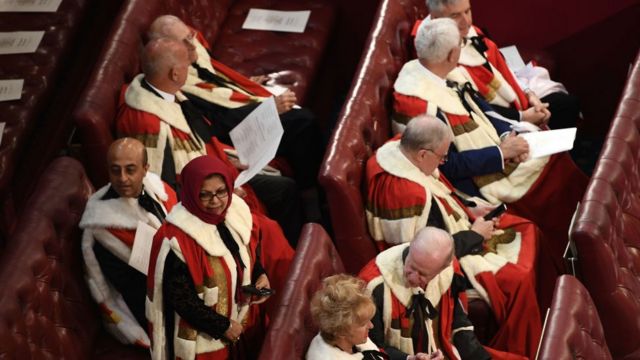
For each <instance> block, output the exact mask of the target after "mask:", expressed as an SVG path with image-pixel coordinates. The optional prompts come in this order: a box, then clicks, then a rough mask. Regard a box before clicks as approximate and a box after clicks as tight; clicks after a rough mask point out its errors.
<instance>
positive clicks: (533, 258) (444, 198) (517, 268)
mask: <svg viewBox="0 0 640 360" xmlns="http://www.w3.org/2000/svg"><path fill="white" fill-rule="evenodd" d="M452 138H453V134H452V133H451V130H450V129H449V128H448V127H447V125H446V124H445V123H443V122H442V121H440V120H438V119H436V118H434V117H431V116H429V115H421V116H418V117H416V118H414V119H412V120H411V121H410V122H409V124H408V125H407V128H406V129H405V131H404V133H403V134H402V138H401V139H400V140H398V139H394V140H391V141H389V142H387V143H386V144H384V145H383V146H381V147H380V148H379V149H378V150H377V152H376V154H375V155H374V156H372V157H371V158H370V159H369V161H368V163H367V210H366V211H367V223H368V225H369V232H370V234H371V236H372V237H373V238H374V240H376V242H377V244H379V248H386V247H388V246H393V245H397V244H403V243H407V242H410V241H412V240H413V238H414V237H415V236H416V234H417V233H418V232H419V231H421V230H422V229H424V228H425V227H436V228H440V229H443V230H445V231H447V232H449V233H450V234H451V235H452V237H453V239H454V243H455V255H456V258H457V259H458V260H459V262H460V266H461V268H462V270H463V271H464V273H465V274H466V276H467V277H468V279H469V283H470V284H471V286H472V287H473V289H475V290H476V292H477V293H478V294H480V297H481V298H482V299H483V300H484V301H486V303H487V304H489V306H490V307H491V308H492V309H493V313H494V315H495V318H496V321H497V324H498V327H499V330H498V332H497V334H496V336H494V337H493V338H492V339H491V342H490V343H491V344H492V346H493V347H494V348H496V349H500V350H505V351H509V352H512V353H516V354H520V355H526V356H534V355H535V350H536V348H535V345H536V344H537V343H538V339H539V335H540V329H541V323H540V313H539V310H538V302H537V301H536V291H535V283H536V279H538V281H540V282H542V285H543V286H544V285H546V284H549V285H551V286H546V287H545V289H544V290H545V291H546V292H545V295H546V297H548V298H549V299H548V300H550V294H551V292H552V290H553V289H551V287H552V284H553V283H555V281H554V280H555V277H556V276H557V273H551V274H548V276H540V275H539V274H536V264H537V261H538V232H537V228H536V226H535V225H534V224H532V223H531V222H530V221H528V220H525V219H522V218H519V217H516V216H514V215H511V214H504V215H502V216H501V217H499V218H494V219H487V220H485V219H483V217H482V216H484V215H486V214H487V212H488V211H489V209H490V208H491V207H489V206H486V202H484V201H482V200H481V199H474V200H475V203H472V202H470V201H467V200H466V199H462V198H461V197H460V196H458V195H457V194H456V193H455V192H454V190H453V188H452V187H451V186H450V184H449V183H448V181H447V180H446V178H445V177H444V176H443V175H442V174H440V173H439V171H438V170H437V167H438V164H441V163H443V162H445V161H446V158H447V155H448V154H447V151H448V149H449V146H450V143H451V139H452ZM463 202H464V203H463ZM465 204H466V205H465ZM483 204H484V205H483ZM541 240H544V238H542V239H541ZM546 300H547V299H545V301H546ZM505 309H508V310H507V311H505Z"/></svg>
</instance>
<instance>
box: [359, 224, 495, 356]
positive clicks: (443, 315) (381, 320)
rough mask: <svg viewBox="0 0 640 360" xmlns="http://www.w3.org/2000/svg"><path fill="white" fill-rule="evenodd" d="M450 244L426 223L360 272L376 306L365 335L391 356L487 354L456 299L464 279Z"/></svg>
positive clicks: (447, 236) (446, 234)
mask: <svg viewBox="0 0 640 360" xmlns="http://www.w3.org/2000/svg"><path fill="white" fill-rule="evenodd" d="M453 247H454V246H453V241H451V236H449V234H448V233H447V232H445V231H442V230H440V229H436V228H432V227H426V228H423V229H421V230H420V231H419V232H418V233H417V234H416V235H415V238H414V240H413V241H412V242H411V243H410V244H409V243H407V244H403V245H398V246H394V247H392V248H390V249H388V250H386V251H384V252H382V253H380V254H379V255H378V256H377V257H376V258H375V259H373V260H372V261H371V262H369V264H367V265H366V266H365V267H364V268H363V269H362V271H361V272H360V277H361V278H362V279H364V280H365V281H366V282H367V288H368V289H369V290H370V291H371V292H372V296H373V299H374V303H375V305H376V314H375V316H374V318H373V319H372V320H371V322H372V323H373V328H372V329H371V330H370V331H369V337H370V338H371V340H372V341H373V342H374V343H375V344H376V345H378V346H379V347H380V348H382V349H384V350H385V352H386V353H387V354H388V355H389V357H390V358H391V359H392V360H405V359H407V360H429V359H444V358H445V357H446V358H447V359H457V358H462V359H490V358H491V356H490V354H489V353H488V352H487V350H485V349H484V348H483V347H482V345H481V344H480V342H479V341H478V339H477V338H476V336H475V334H474V333H473V325H472V324H471V322H470V321H469V319H468V318H467V315H466V312H465V310H464V308H463V306H462V303H461V301H460V300H459V299H458V294H460V293H462V292H463V291H464V288H463V287H462V288H461V286H460V284H463V283H464V281H463V280H462V273H461V271H460V268H459V266H458V264H457V262H456V261H455V259H454V258H453Z"/></svg>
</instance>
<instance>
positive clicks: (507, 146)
mask: <svg viewBox="0 0 640 360" xmlns="http://www.w3.org/2000/svg"><path fill="white" fill-rule="evenodd" d="M500 151H502V156H503V157H504V160H505V161H506V160H511V161H515V162H523V161H525V160H527V157H529V143H528V142H527V140H525V139H523V138H521V137H518V136H517V135H516V133H515V132H511V133H510V134H509V135H507V136H505V138H504V139H503V140H502V143H500Z"/></svg>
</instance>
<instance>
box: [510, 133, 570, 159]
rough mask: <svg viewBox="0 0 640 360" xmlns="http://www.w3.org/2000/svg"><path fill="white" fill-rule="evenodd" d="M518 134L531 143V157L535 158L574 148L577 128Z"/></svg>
mask: <svg viewBox="0 0 640 360" xmlns="http://www.w3.org/2000/svg"><path fill="white" fill-rule="evenodd" d="M518 136H521V137H523V138H524V139H525V140H527V142H528V143H529V159H535V158H539V157H543V156H547V155H551V154H555V153H559V152H562V151H567V150H571V149H573V141H574V140H575V139H576V128H568V129H558V130H549V131H537V132H530V133H525V134H520V135H518Z"/></svg>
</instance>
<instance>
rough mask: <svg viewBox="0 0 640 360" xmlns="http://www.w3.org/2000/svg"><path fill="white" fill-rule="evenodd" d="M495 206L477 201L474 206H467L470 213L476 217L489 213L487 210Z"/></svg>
mask: <svg viewBox="0 0 640 360" xmlns="http://www.w3.org/2000/svg"><path fill="white" fill-rule="evenodd" d="M495 208H496V206H495V205H485V204H478V203H476V206H474V207H468V209H469V212H470V213H471V215H473V216H474V217H476V218H479V217H483V216H485V215H486V214H488V213H489V211H491V210H493V209H495Z"/></svg>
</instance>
